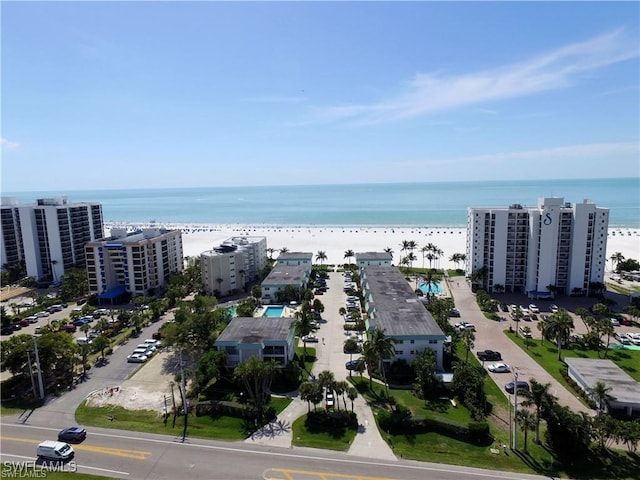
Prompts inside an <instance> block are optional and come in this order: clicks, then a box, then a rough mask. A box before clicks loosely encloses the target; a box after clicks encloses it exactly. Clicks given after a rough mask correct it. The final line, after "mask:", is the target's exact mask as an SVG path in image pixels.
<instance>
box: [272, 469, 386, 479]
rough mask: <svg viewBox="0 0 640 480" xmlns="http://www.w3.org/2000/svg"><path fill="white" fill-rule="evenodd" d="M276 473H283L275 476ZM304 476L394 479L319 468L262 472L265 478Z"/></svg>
mask: <svg viewBox="0 0 640 480" xmlns="http://www.w3.org/2000/svg"><path fill="white" fill-rule="evenodd" d="M274 474H279V475H283V476H282V477H281V476H274ZM299 476H303V478H304V479H305V480H311V479H316V478H318V479H321V480H338V479H340V480H394V479H392V478H389V477H371V476H369V475H359V474H357V473H355V474H348V473H337V472H326V471H317V470H298V469H292V468H270V469H268V470H265V472H264V473H263V474H262V478H264V479H265V480H295V479H296V478H299Z"/></svg>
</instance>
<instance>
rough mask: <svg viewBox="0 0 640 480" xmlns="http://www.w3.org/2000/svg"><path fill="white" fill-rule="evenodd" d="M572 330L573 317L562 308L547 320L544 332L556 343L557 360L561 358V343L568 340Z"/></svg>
mask: <svg viewBox="0 0 640 480" xmlns="http://www.w3.org/2000/svg"><path fill="white" fill-rule="evenodd" d="M571 330H573V319H572V318H571V315H569V312H567V311H566V310H565V309H564V308H561V309H559V310H558V311H557V312H556V313H554V314H552V315H551V316H550V317H549V320H547V328H546V332H547V334H548V335H549V337H550V338H552V339H554V340H555V341H556V343H557V344H558V361H560V360H562V345H563V344H565V343H568V342H569V336H570V335H571Z"/></svg>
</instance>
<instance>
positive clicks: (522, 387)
mask: <svg viewBox="0 0 640 480" xmlns="http://www.w3.org/2000/svg"><path fill="white" fill-rule="evenodd" d="M516 384H517V385H518V386H517V388H518V390H526V391H529V384H528V383H527V382H523V381H522V380H518V381H517V382H509V383H507V384H506V385H505V386H504V389H505V390H506V392H507V393H513V390H514V389H515V388H516Z"/></svg>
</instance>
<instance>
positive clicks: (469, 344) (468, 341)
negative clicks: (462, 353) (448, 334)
mask: <svg viewBox="0 0 640 480" xmlns="http://www.w3.org/2000/svg"><path fill="white" fill-rule="evenodd" d="M460 337H461V338H462V343H464V346H465V348H466V349H467V356H466V357H465V359H464V362H465V363H469V352H471V350H472V349H473V346H474V345H475V343H474V342H475V340H476V334H475V333H473V330H470V329H468V328H465V329H464V330H463V331H462V335H460Z"/></svg>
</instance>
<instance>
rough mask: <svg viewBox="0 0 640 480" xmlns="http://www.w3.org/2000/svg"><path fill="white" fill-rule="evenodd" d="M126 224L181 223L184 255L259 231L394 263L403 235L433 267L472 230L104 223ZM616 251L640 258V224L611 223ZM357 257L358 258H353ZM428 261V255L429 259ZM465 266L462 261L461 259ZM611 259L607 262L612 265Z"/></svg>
mask: <svg viewBox="0 0 640 480" xmlns="http://www.w3.org/2000/svg"><path fill="white" fill-rule="evenodd" d="M116 226H117V227H125V228H127V229H129V230H133V229H135V228H144V227H149V226H155V227H162V228H168V229H181V230H182V232H183V235H182V243H183V248H184V255H185V256H189V257H194V256H198V255H199V254H200V253H202V252H204V251H206V250H210V249H211V248H213V247H215V246H217V245H219V244H220V243H221V242H222V241H224V240H226V239H228V238H230V237H234V236H259V237H266V238H267V247H268V248H274V249H275V250H276V252H275V253H274V258H276V257H277V255H278V251H279V250H280V249H281V248H283V247H286V248H287V249H288V250H289V251H290V252H296V251H297V252H311V253H313V256H314V261H315V257H316V255H317V253H318V252H319V251H324V252H325V254H326V255H327V260H326V261H325V262H324V263H325V264H337V263H344V262H346V261H347V260H346V259H345V256H344V254H345V252H346V251H347V250H353V251H354V252H356V253H357V252H373V251H377V252H379V251H383V250H384V249H385V248H386V247H391V249H392V250H393V259H394V263H395V264H398V262H399V259H400V257H401V256H404V255H406V254H407V253H408V252H402V251H401V248H402V242H403V240H414V241H415V242H416V244H417V245H418V248H417V249H416V250H414V254H415V256H416V257H417V259H418V260H416V261H415V262H414V263H413V265H414V266H415V267H421V266H422V265H423V263H422V262H423V257H422V252H421V248H422V247H423V246H425V245H427V244H428V243H433V244H434V245H436V246H437V247H439V248H440V249H441V250H442V251H443V252H444V255H443V256H442V258H441V259H440V261H439V262H438V264H437V265H436V264H435V263H434V264H433V266H434V267H438V268H456V265H455V264H454V263H453V262H450V261H449V258H450V257H451V256H452V255H453V254H455V253H465V252H466V239H467V232H466V229H463V228H437V227H377V226H376V227H371V226H366V227H356V226H350V227H341V226H322V227H318V226H299V227H295V226H271V225H253V226H250V225H194V224H160V223H157V224H154V225H149V224H146V225H143V224H128V223H117V224H115V223H108V224H105V233H106V234H107V235H109V234H110V230H111V228H113V227H116ZM614 252H621V253H622V254H623V255H624V257H625V258H633V259H636V260H640V229H629V228H611V229H609V236H608V240H607V259H608V258H609V257H611V255H612V254H613V253H614ZM352 261H353V259H352ZM424 262H425V263H424V265H425V266H429V262H428V260H426V259H425V261H424ZM459 267H460V268H462V267H463V265H462V264H460V265H459ZM609 268H610V262H609V261H608V262H607V270H608V269H609Z"/></svg>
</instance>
